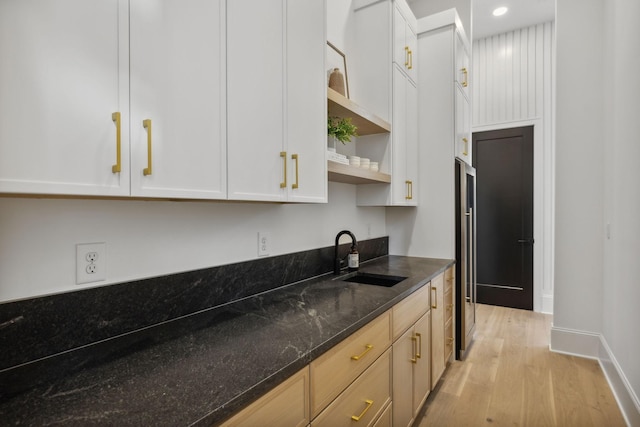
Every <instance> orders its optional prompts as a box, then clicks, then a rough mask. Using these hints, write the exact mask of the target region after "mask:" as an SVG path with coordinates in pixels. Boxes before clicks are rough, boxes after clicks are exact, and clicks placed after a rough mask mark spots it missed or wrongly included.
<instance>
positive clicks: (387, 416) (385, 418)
mask: <svg viewBox="0 0 640 427" xmlns="http://www.w3.org/2000/svg"><path fill="white" fill-rule="evenodd" d="M391 406H392V405H391V403H389V404H388V405H387V409H385V410H384V412H383V413H382V415H380V418H378V421H376V423H375V424H374V425H373V427H393V424H392V423H393V421H392V420H393V418H392V416H393V413H392V412H391Z"/></svg>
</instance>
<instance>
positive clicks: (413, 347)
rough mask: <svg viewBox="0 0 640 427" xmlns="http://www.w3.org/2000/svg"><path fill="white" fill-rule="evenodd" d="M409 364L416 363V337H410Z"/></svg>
mask: <svg viewBox="0 0 640 427" xmlns="http://www.w3.org/2000/svg"><path fill="white" fill-rule="evenodd" d="M411 355H412V356H413V357H412V358H411V359H410V360H411V363H418V357H419V356H418V337H411Z"/></svg>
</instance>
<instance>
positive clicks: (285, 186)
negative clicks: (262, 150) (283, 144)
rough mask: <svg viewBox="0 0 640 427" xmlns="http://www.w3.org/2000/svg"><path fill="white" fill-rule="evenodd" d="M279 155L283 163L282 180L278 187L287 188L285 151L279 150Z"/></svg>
mask: <svg viewBox="0 0 640 427" xmlns="http://www.w3.org/2000/svg"><path fill="white" fill-rule="evenodd" d="M280 157H282V161H283V163H284V182H281V183H280V188H287V152H286V151H281V152H280Z"/></svg>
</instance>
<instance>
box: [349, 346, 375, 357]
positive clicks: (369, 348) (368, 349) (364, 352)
mask: <svg viewBox="0 0 640 427" xmlns="http://www.w3.org/2000/svg"><path fill="white" fill-rule="evenodd" d="M365 347H366V350H365V351H363V352H362V353H361V354H359V355H357V356H351V359H352V360H360V359H361V358H362V356H364V355H365V354H367V353H368V352H369V351H370V350H371V349H372V348H373V344H367V345H366V346H365Z"/></svg>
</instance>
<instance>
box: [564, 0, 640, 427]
mask: <svg viewBox="0 0 640 427" xmlns="http://www.w3.org/2000/svg"><path fill="white" fill-rule="evenodd" d="M638 16H640V4H639V3H638V2H637V1H636V0H558V1H557V86H556V87H557V95H556V99H557V105H556V111H557V116H556V117H557V121H556V123H557V125H556V126H557V134H556V252H555V300H554V321H553V327H552V331H551V346H552V349H554V350H557V351H562V352H568V353H576V354H580V355H584V356H588V357H595V358H598V359H599V360H600V362H601V365H602V366H603V368H604V369H605V373H606V375H607V377H608V379H609V381H610V384H611V385H612V388H613V390H614V393H615V394H616V397H617V398H618V402H619V403H620V405H621V407H622V409H623V412H624V413H625V415H626V417H627V421H628V423H629V425H632V426H638V425H640V400H639V399H638V395H639V394H640V364H639V363H638V354H640V340H638V336H639V335H638V324H640V310H638V308H637V305H638V301H640V283H639V282H640V279H638V278H639V277H640V263H639V262H638V256H639V255H640V239H638V236H639V235H640V226H639V225H638V218H639V217H640V191H638V189H637V183H638V182H639V181H640V171H639V169H638V166H637V159H638V158H639V157H640V147H639V145H640V144H639V140H638V135H640V121H639V120H638V118H639V117H640V107H639V106H638V103H637V100H638V99H639V98H640V83H639V82H638V81H637V79H634V78H632V77H631V78H630V77H629V72H630V71H632V70H636V69H638V67H639V66H640V43H639V41H640V30H639V29H638V27H637V22H636V21H637V17H638ZM608 223H609V224H611V228H610V229H611V233H610V237H608V236H607V232H606V230H607V224H608Z"/></svg>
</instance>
